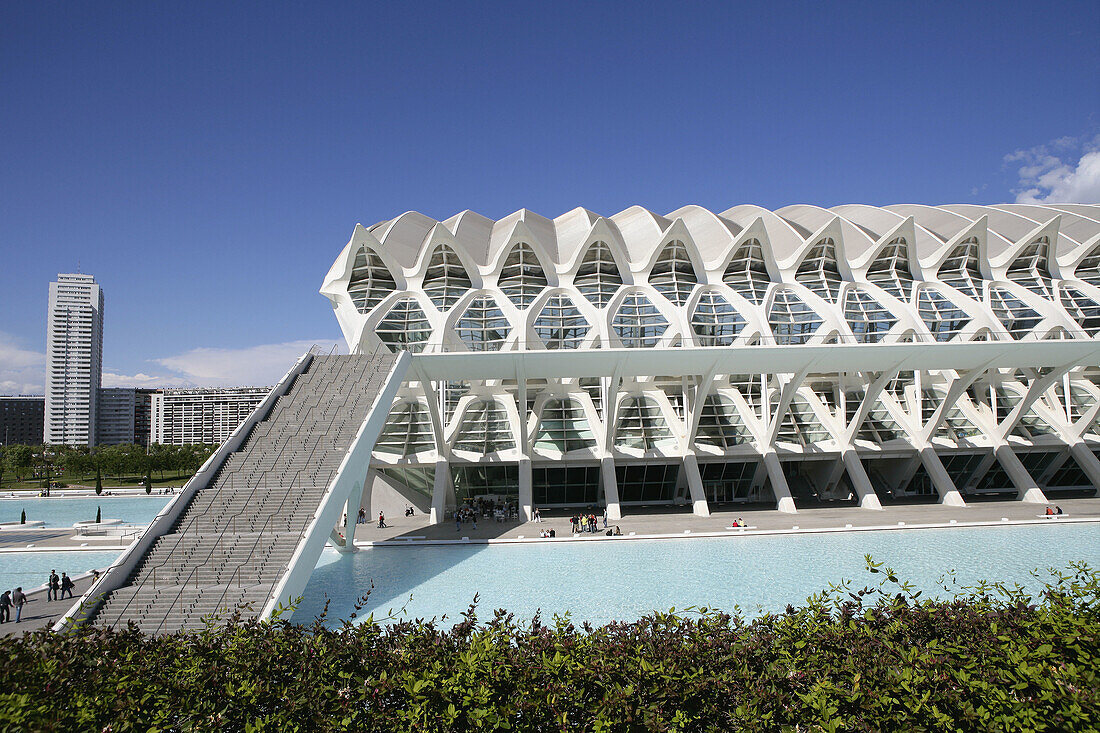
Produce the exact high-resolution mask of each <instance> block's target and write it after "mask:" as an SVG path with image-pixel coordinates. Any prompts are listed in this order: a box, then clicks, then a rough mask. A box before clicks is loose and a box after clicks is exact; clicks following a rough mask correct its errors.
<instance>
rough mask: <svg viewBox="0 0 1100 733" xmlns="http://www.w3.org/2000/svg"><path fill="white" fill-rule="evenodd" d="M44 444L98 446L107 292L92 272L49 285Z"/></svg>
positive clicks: (58, 280) (69, 275) (72, 276)
mask: <svg viewBox="0 0 1100 733" xmlns="http://www.w3.org/2000/svg"><path fill="white" fill-rule="evenodd" d="M47 329H48V330H47V332H46V421H45V442H46V443H55V444H57V443H61V444H66V445H94V444H95V442H96V406H97V397H98V392H99V384H100V378H101V375H102V370H103V291H102V290H101V289H100V287H99V285H97V284H96V281H95V278H94V277H92V276H91V275H81V274H59V275H58V276H57V282H53V283H50V311H49V324H48V326H47Z"/></svg>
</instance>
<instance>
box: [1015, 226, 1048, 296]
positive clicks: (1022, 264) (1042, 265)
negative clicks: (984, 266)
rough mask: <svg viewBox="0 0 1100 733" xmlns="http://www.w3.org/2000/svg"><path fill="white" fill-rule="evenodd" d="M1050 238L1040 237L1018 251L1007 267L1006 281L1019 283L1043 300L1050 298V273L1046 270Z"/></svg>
mask: <svg viewBox="0 0 1100 733" xmlns="http://www.w3.org/2000/svg"><path fill="white" fill-rule="evenodd" d="M1049 249H1050V238H1049V237H1040V238H1039V239H1036V240H1035V241H1034V242H1032V243H1031V244H1029V245H1027V246H1026V247H1024V248H1023V249H1021V250H1020V254H1018V255H1016V259H1014V260H1013V261H1012V264H1011V265H1009V267H1008V279H1009V280H1012V281H1013V282H1017V283H1020V284H1021V285H1023V286H1024V287H1025V288H1027V289H1028V290H1030V291H1031V292H1033V293H1037V294H1039V295H1041V296H1042V297H1044V298H1047V299H1049V298H1050V297H1051V290H1050V272H1049V271H1048V270H1047V252H1048V250H1049Z"/></svg>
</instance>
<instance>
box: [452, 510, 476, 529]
mask: <svg viewBox="0 0 1100 733" xmlns="http://www.w3.org/2000/svg"><path fill="white" fill-rule="evenodd" d="M463 522H470V523H472V524H473V526H474V529H477V512H476V511H475V510H474V509H472V508H471V507H469V506H467V505H465V504H463V505H462V506H460V507H459V508H458V509H455V532H461V531H462V523H463Z"/></svg>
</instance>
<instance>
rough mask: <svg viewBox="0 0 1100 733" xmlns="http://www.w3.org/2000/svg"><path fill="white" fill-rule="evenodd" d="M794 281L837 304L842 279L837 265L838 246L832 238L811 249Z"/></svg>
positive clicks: (823, 240) (799, 267) (827, 238)
mask: <svg viewBox="0 0 1100 733" xmlns="http://www.w3.org/2000/svg"><path fill="white" fill-rule="evenodd" d="M794 279H795V281H796V282H800V283H802V284H803V285H805V286H806V287H807V288H809V289H810V290H812V291H813V292H814V293H816V294H818V295H819V296H821V297H822V298H824V299H825V300H830V301H833V302H834V303H835V302H836V296H837V293H839V292H840V283H841V280H842V279H841V277H840V270H839V268H838V267H837V264H836V244H835V243H834V242H833V240H832V239H831V238H829V237H826V238H825V239H822V240H821V241H819V242H818V243H817V244H815V245H814V246H813V247H811V248H810V251H809V252H808V253H806V257H805V258H804V259H803V260H802V264H800V265H799V266H798V272H796V273H795V276H794Z"/></svg>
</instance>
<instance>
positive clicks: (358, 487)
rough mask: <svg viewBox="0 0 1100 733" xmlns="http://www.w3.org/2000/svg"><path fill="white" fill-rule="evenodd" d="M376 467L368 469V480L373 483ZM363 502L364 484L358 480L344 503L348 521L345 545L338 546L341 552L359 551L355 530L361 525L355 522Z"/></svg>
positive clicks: (345, 529)
mask: <svg viewBox="0 0 1100 733" xmlns="http://www.w3.org/2000/svg"><path fill="white" fill-rule="evenodd" d="M373 479H374V469H367V480H368V481H371V483H372V484H373ZM362 504H363V484H361V483H359V482H358V481H356V482H355V487H354V488H353V489H352V490H351V493H350V494H349V495H348V500H347V503H345V504H344V515H345V516H346V517H347V522H346V523H345V525H344V537H345V538H346V539H345V540H344V545H343V546H342V547H341V546H339V545H337V546H336V549H337V550H339V551H340V552H357V551H358V550H359V548H358V547H356V546H355V530H356V529H358V528H359V526H358V525H357V524H356V523H355V520H356V519H357V518H358V517H359V507H360V506H362Z"/></svg>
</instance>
